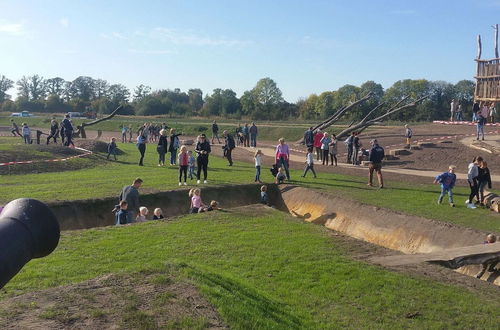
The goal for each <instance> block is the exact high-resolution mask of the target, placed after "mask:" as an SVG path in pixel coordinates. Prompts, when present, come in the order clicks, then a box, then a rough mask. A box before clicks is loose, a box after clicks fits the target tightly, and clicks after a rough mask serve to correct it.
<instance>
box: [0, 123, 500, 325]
mask: <svg viewBox="0 0 500 330" xmlns="http://www.w3.org/2000/svg"><path fill="white" fill-rule="evenodd" d="M122 122H123V119H121V118H120V117H118V118H114V119H112V120H110V121H109V122H107V123H106V126H107V127H112V126H113V127H116V129H109V130H101V131H100V132H99V133H98V132H97V130H96V131H93V130H87V132H86V133H87V139H81V138H76V139H75V141H74V143H75V146H76V148H68V147H62V146H60V145H58V144H52V143H51V144H49V145H42V144H40V145H37V144H36V143H35V144H25V143H24V142H23V141H22V140H21V139H20V138H19V137H10V136H8V135H9V133H10V132H9V130H8V128H7V127H3V128H0V135H1V138H0V148H2V149H1V150H3V151H5V152H3V153H2V157H3V158H2V159H1V162H2V164H0V171H2V172H0V173H1V174H2V175H1V176H0V184H1V185H2V187H5V189H4V190H3V191H2V196H0V203H7V202H8V201H10V200H12V199H15V198H18V197H20V196H23V197H30V198H36V199H39V200H41V201H43V202H46V203H47V204H48V205H49V206H50V207H51V209H52V210H53V212H54V213H55V214H56V216H57V218H58V220H59V224H60V226H61V229H62V237H61V242H60V245H59V247H58V248H57V249H56V250H55V251H54V253H53V254H51V255H50V256H48V257H45V258H42V259H38V260H33V261H31V262H30V263H28V264H27V265H26V266H25V267H24V268H23V269H22V270H21V272H20V273H19V274H18V275H17V276H16V277H15V278H13V279H12V280H11V281H10V282H9V283H8V284H7V285H6V286H5V287H4V288H3V289H2V291H1V293H0V310H1V312H0V316H1V317H0V319H1V321H0V325H2V327H9V326H10V325H12V324H17V326H18V327H30V326H32V325H34V324H37V325H41V326H45V327H73V328H81V327H101V328H102V327H104V328H106V327H110V326H112V325H116V324H120V325H121V326H123V327H125V328H155V327H160V326H163V327H166V328H186V329H187V328H199V329H203V328H214V329H215V328H228V327H229V328H241V329H244V328H256V327H257V328H259V327H261V328H270V327H273V326H274V327H277V328H283V327H286V328H331V327H337V326H345V327H355V328H369V327H374V326H377V327H380V326H388V325H390V326H392V327H406V328H436V327H437V328H443V327H445V328H446V327H453V326H457V325H458V326H459V327H464V328H475V327H477V324H481V325H482V327H483V326H484V327H486V328H493V327H495V324H496V316H497V314H498V310H499V307H500V305H499V303H498V299H497V294H498V284H499V282H498V281H499V278H500V277H499V275H500V273H499V272H498V271H496V272H486V273H485V274H484V275H482V276H481V279H477V278H476V277H475V275H476V274H477V273H478V271H479V270H480V261H478V259H477V255H478V253H483V254H484V253H486V254H488V253H489V254H488V255H495V253H496V254H498V244H500V243H495V244H493V245H490V246H488V249H486V247H483V246H479V247H478V245H481V244H482V243H483V241H484V239H485V237H486V236H487V235H488V234H490V233H493V234H496V235H497V236H498V235H499V234H500V215H499V213H497V212H495V211H494V210H492V209H490V208H489V207H478V208H476V209H470V208H467V207H466V204H465V200H466V199H467V196H468V194H469V192H468V190H469V187H468V185H467V181H466V175H467V166H468V164H469V163H470V162H471V160H472V158H473V157H476V156H481V157H483V158H484V159H485V160H486V161H487V162H488V164H489V169H490V171H491V179H492V189H489V190H488V192H489V193H490V194H491V196H493V197H491V198H490V202H491V203H494V202H493V200H494V199H493V198H494V196H495V195H496V194H498V193H499V190H498V184H500V176H499V173H500V154H499V153H498V149H497V148H498V141H499V139H500V132H499V128H498V127H496V126H489V127H487V128H486V130H485V133H486V137H485V140H484V141H477V140H475V139H474V138H473V137H474V135H475V132H474V127H471V126H469V125H446V124H442V123H433V124H419V125H413V126H412V129H413V132H414V136H413V141H412V143H411V145H410V147H408V146H406V143H405V139H404V131H405V130H404V127H402V126H396V125H387V126H379V127H377V126H376V127H371V128H370V129H369V130H366V131H364V132H363V133H362V134H360V136H359V137H360V141H361V144H362V145H363V146H364V145H366V146H367V147H368V145H369V141H370V140H373V139H377V140H378V141H379V143H380V145H381V146H382V147H384V149H385V151H386V154H387V155H389V157H387V159H386V160H384V163H383V168H382V172H383V175H384V182H385V183H384V188H383V189H378V188H375V187H369V186H367V185H366V181H367V176H368V166H366V165H365V164H364V163H363V162H361V163H360V164H359V165H352V164H347V163H346V152H347V150H346V146H345V145H344V144H343V143H339V144H338V160H339V161H338V166H330V165H328V166H326V165H322V164H321V161H317V162H316V165H315V168H316V171H317V178H313V177H312V176H310V177H306V178H301V177H300V174H301V173H302V170H303V168H304V162H305V160H306V152H305V151H306V150H305V147H304V146H303V145H301V144H298V143H295V142H294V141H297V140H299V139H300V138H301V137H302V135H303V133H304V131H305V129H307V125H305V124H304V125H297V126H294V127H293V129H292V130H291V131H288V132H287V134H288V135H286V136H285V138H286V141H287V143H288V144H289V146H290V150H291V151H290V176H291V180H289V181H287V182H286V184H284V185H275V184H274V178H273V176H272V175H271V173H270V172H269V168H270V167H271V165H272V164H273V163H274V162H275V155H274V153H275V147H276V145H277V144H278V142H277V138H278V137H281V136H276V137H275V138H274V139H271V138H266V136H267V134H270V133H267V132H266V134H263V135H264V137H263V138H262V139H260V138H259V139H258V142H257V147H256V148H251V147H243V146H237V147H236V148H235V149H234V150H233V154H232V156H233V160H234V165H233V166H232V167H228V166H227V165H228V163H227V160H226V159H224V158H223V149H222V146H223V144H222V143H221V144H218V143H215V144H212V146H211V147H212V152H211V155H210V162H209V175H208V183H207V184H203V183H201V184H196V180H195V179H194V180H188V181H187V183H188V186H187V187H178V180H177V177H178V166H168V165H167V166H158V154H157V150H156V143H154V142H150V143H147V146H146V152H145V157H144V166H138V165H137V160H138V158H139V152H138V151H137V147H136V145H135V143H128V142H127V143H121V142H120V141H121V134H120V132H119V126H120V125H122ZM194 125H196V126H197V127H198V126H203V125H205V126H207V127H208V126H209V123H206V124H202V123H199V122H196V123H195V124H194ZM220 125H221V126H222V127H227V129H231V130H234V128H235V124H234V123H231V122H227V123H224V122H222V123H220ZM257 125H259V123H257ZM266 125H267V126H266V127H268V128H269V131H272V130H273V129H274V127H276V129H277V130H278V129H279V127H280V126H279V125H280V124H273V123H269V124H266ZM33 127H34V129H37V128H38V127H37V126H36V125H33ZM184 128H185V130H186V131H187V132H193V129H192V128H191V126H190V125H189V124H185V126H184ZM39 129H43V127H40V128H39ZM342 129H343V127H342V126H333V127H331V128H329V129H328V132H331V133H336V132H338V131H340V130H342ZM97 137H98V138H97ZM112 137H114V138H116V140H117V141H118V142H117V147H118V150H119V153H118V154H117V160H116V161H115V160H114V159H106V154H107V150H106V146H107V143H108V142H109V141H110V139H111V138H112ZM208 137H209V138H210V135H209V134H208ZM195 139H196V136H195V135H194V134H186V135H183V136H182V141H189V140H195ZM216 142H217V141H216ZM188 149H190V150H192V149H194V145H188ZM257 149H260V150H261V151H262V154H263V157H262V164H263V170H262V178H261V180H262V181H263V183H262V184H256V183H254V177H255V166H254V154H255V151H256V150H257ZM75 164H79V165H75ZM449 165H456V167H457V169H456V174H457V184H456V187H455V188H454V194H455V202H456V207H453V208H450V207H449V206H448V205H437V203H436V200H437V196H438V195H439V191H440V189H439V186H438V185H435V184H433V180H434V177H436V175H438V174H440V173H442V172H445V171H446V170H447V169H448V166H449ZM52 166H54V168H53V169H52V168H51V167H52ZM136 177H140V178H141V179H142V180H143V181H144V183H143V185H142V186H141V188H140V201H141V204H142V205H144V206H146V207H148V208H149V209H150V210H153V209H154V208H161V209H162V210H163V213H164V215H165V217H166V218H165V220H162V221H147V222H146V223H137V224H131V225H126V226H114V223H115V217H114V215H113V214H112V213H111V210H112V208H113V206H114V205H115V204H116V203H117V202H118V200H117V198H118V197H117V196H118V194H119V191H120V189H121V188H122V187H123V186H126V185H128V184H130V181H131V180H133V179H134V178H136ZM261 185H266V186H267V187H268V195H269V199H270V204H271V205H272V207H269V206H264V205H262V204H260V199H259V197H260V187H261ZM96 188H97V189H96ZM190 188H200V189H201V194H202V198H203V200H204V201H207V202H208V201H210V200H216V201H218V203H219V206H220V207H221V210H219V211H214V212H209V213H205V214H196V215H186V214H187V213H188V211H189V198H188V191H189V189H190ZM483 250H484V251H483ZM486 250H488V251H486ZM490 250H491V251H490ZM478 251H479V252H478ZM406 256H408V257H406ZM412 256H413V257H412ZM412 258H413V259H412ZM457 258H460V260H462V261H460V262H461V263H459V265H460V267H458V266H457V267H455V266H454V265H455V264H457ZM464 260H465V261H464ZM375 292H377V293H376V294H375ZM104 297H106V299H104ZM108 298H109V299H108ZM450 301H453V302H454V303H453V304H450V303H449V302H450ZM431 302H432V303H431ZM116 306H121V307H120V308H116ZM353 306H354V307H353ZM352 308H355V309H356V313H349V312H348V311H349V310H351V309H352ZM172 311H173V312H172ZM2 322H3V323H2Z"/></svg>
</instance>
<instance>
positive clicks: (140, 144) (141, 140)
mask: <svg viewBox="0 0 500 330" xmlns="http://www.w3.org/2000/svg"><path fill="white" fill-rule="evenodd" d="M147 139H148V138H147V137H146V136H144V134H143V133H141V134H139V135H138V136H137V144H136V146H137V149H139V153H140V154H141V158H140V159H139V166H144V154H145V153H146V142H147Z"/></svg>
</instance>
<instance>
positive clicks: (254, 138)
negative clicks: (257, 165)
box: [250, 122, 258, 148]
mask: <svg viewBox="0 0 500 330" xmlns="http://www.w3.org/2000/svg"><path fill="white" fill-rule="evenodd" d="M257 133H258V130H257V126H256V125H255V123H254V122H253V123H252V126H250V146H251V147H253V148H255V147H257Z"/></svg>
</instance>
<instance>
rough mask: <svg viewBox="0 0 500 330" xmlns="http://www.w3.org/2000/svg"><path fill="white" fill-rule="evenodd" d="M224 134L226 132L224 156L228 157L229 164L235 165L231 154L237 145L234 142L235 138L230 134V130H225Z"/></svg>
mask: <svg viewBox="0 0 500 330" xmlns="http://www.w3.org/2000/svg"><path fill="white" fill-rule="evenodd" d="M222 134H224V140H225V144H224V147H223V148H224V156H225V157H226V158H227V161H228V162H229V166H233V158H232V156H231V153H232V152H233V149H234V148H235V147H236V144H235V142H234V138H233V137H232V136H231V134H229V132H228V131H224V132H223V133H222Z"/></svg>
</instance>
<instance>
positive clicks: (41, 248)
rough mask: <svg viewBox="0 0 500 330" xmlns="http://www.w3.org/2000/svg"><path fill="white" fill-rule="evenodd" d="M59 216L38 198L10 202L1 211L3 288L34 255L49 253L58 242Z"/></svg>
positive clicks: (0, 281) (0, 252) (38, 256)
mask: <svg viewBox="0 0 500 330" xmlns="http://www.w3.org/2000/svg"><path fill="white" fill-rule="evenodd" d="M59 237H60V230H59V222H57V218H56V216H55V215H54V213H52V211H51V210H50V209H49V207H48V206H47V205H46V204H44V203H42V202H40V201H37V200H35V199H29V198H20V199H16V200H14V201H12V202H10V203H8V204H7V205H6V206H5V207H4V209H3V210H2V213H1V214H0V288H3V286H4V285H5V284H7V282H9V281H10V280H11V279H12V278H13V277H14V276H15V275H16V274H17V273H18V272H19V271H20V270H21V268H23V266H24V265H25V264H26V263H27V262H28V261H30V260H31V259H33V258H42V257H45V256H47V255H49V254H50V253H51V252H52V251H54V249H55V248H56V247H57V244H58V243H59Z"/></svg>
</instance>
